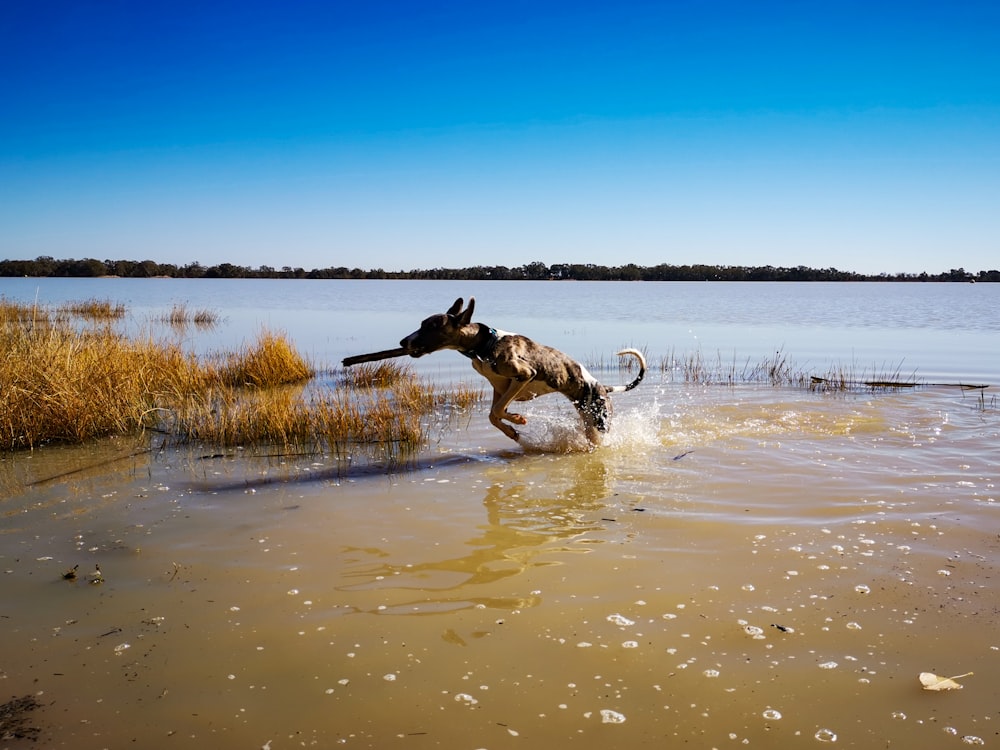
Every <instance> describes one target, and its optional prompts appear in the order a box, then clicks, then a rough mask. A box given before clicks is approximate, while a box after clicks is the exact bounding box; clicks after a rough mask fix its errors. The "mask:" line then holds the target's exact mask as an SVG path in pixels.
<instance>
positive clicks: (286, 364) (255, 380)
mask: <svg viewBox="0 0 1000 750" xmlns="http://www.w3.org/2000/svg"><path fill="white" fill-rule="evenodd" d="M314 374H315V370H313V368H312V367H311V366H310V365H309V363H308V362H306V360H305V359H304V358H303V357H302V355H300V354H299V353H298V352H297V351H296V350H295V348H294V347H293V346H292V345H291V343H289V341H288V339H287V338H286V337H285V336H283V335H281V334H276V333H271V332H269V331H262V332H261V334H260V336H259V337H258V339H257V341H256V342H254V343H253V344H250V345H249V346H244V347H243V349H242V350H240V351H238V352H236V353H234V354H228V355H226V356H225V357H224V361H223V363H222V365H221V366H220V368H219V378H220V379H221V381H222V382H223V383H226V384H228V385H235V386H253V387H255V388H269V387H272V386H277V385H287V384H289V383H298V382H301V381H303V380H308V379H309V378H311V377H312V376H313V375H314Z"/></svg>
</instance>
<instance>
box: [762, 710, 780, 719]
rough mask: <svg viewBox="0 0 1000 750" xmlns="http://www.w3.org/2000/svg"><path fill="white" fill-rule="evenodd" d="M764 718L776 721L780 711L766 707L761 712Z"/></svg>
mask: <svg viewBox="0 0 1000 750" xmlns="http://www.w3.org/2000/svg"><path fill="white" fill-rule="evenodd" d="M761 716H763V717H764V718H765V719H770V720H771V721H777V720H778V719H780V718H781V711H776V710H774V709H773V708H768V709H767V710H765V711H764V713H762V714H761Z"/></svg>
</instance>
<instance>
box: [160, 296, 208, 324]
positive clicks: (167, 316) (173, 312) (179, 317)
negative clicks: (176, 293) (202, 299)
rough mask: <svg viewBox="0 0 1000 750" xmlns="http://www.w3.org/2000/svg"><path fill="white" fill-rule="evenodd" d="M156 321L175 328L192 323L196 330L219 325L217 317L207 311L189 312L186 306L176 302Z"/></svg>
mask: <svg viewBox="0 0 1000 750" xmlns="http://www.w3.org/2000/svg"><path fill="white" fill-rule="evenodd" d="M157 320H159V322H161V323H166V324H168V325H170V326H173V327H175V328H184V327H185V326H187V325H189V324H190V323H194V324H195V326H197V327H198V328H212V327H213V326H216V325H218V324H219V315H218V313H216V312H213V311H212V310H208V309H201V310H189V309H188V306H187V305H185V304H183V303H181V302H178V303H176V304H174V305H173V307H171V308H170V311H169V312H166V313H164V314H163V315H161V316H160V317H159V318H157Z"/></svg>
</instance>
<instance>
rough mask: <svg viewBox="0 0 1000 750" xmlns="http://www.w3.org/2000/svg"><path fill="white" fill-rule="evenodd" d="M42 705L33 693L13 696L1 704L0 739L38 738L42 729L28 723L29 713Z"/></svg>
mask: <svg viewBox="0 0 1000 750" xmlns="http://www.w3.org/2000/svg"><path fill="white" fill-rule="evenodd" d="M41 705H42V704H41V703H39V702H38V699H37V698H35V696H33V695H25V696H22V697H20V698H12V699H10V700H9V701H7V702H6V703H4V704H3V705H0V739H4V740H17V739H25V740H37V739H38V735H39V734H40V733H41V731H42V730H41V729H39V728H38V727H33V726H30V725H29V724H28V714H29V713H31V712H32V711H34V710H35V709H36V708H41Z"/></svg>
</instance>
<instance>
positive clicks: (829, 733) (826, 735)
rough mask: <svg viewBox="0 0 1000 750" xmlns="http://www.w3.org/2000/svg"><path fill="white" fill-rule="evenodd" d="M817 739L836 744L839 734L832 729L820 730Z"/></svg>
mask: <svg viewBox="0 0 1000 750" xmlns="http://www.w3.org/2000/svg"><path fill="white" fill-rule="evenodd" d="M815 737H816V739H817V740H819V741H820V742H836V741H837V733H836V732H834V731H833V730H830V729H820V730H819V731H818V732H816V735H815Z"/></svg>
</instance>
